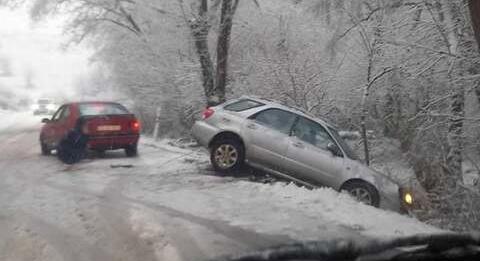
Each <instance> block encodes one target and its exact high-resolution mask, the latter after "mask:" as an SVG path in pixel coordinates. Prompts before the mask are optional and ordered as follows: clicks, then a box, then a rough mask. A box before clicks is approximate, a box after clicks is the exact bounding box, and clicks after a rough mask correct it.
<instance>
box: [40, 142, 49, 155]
mask: <svg viewBox="0 0 480 261" xmlns="http://www.w3.org/2000/svg"><path fill="white" fill-rule="evenodd" d="M40 148H41V150H42V155H45V156H48V155H51V154H52V150H51V149H50V148H48V145H47V144H45V142H43V140H40Z"/></svg>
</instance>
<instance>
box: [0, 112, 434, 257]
mask: <svg viewBox="0 0 480 261" xmlns="http://www.w3.org/2000/svg"><path fill="white" fill-rule="evenodd" d="M4 116H5V113H3V114H2V115H1V116H0V117H2V122H3V123H2V127H0V128H1V129H0V139H2V143H1V144H0V150H1V151H2V152H3V153H2V154H0V209H2V213H0V260H34V259H36V260H40V261H44V260H45V261H46V260H80V261H90V260H173V261H176V260H205V259H211V258H214V257H216V256H220V255H225V254H232V253H241V252H245V251H251V250H256V249H259V248H263V247H268V246H272V245H276V244H281V243H286V242H291V241H292V240H293V241H297V240H312V239H318V240H332V239H337V238H351V239H364V237H365V236H368V237H392V236H402V235H411V234H415V233H430V232H438V231H439V230H437V229H435V228H433V227H431V226H428V225H425V224H422V223H420V222H419V221H417V220H415V219H413V218H409V217H407V216H402V215H400V214H397V213H393V212H388V211H384V210H380V209H376V208H372V207H368V206H365V205H362V204H360V203H358V202H356V201H354V200H352V199H351V198H350V197H349V196H348V195H345V194H339V193H337V192H336V191H333V190H330V189H316V190H308V189H305V188H301V187H297V186H295V185H292V184H286V183H284V182H274V183H271V184H263V183H259V182H253V181H250V178H249V176H248V175H245V176H242V177H220V176H218V175H216V174H215V173H214V172H213V171H212V170H211V167H210V164H209V162H208V155H207V154H206V151H205V150H204V149H202V148H199V147H192V146H190V144H184V143H178V142H175V141H171V140H161V141H158V142H155V141H153V140H152V139H148V138H142V142H141V144H140V147H139V151H140V156H139V157H137V158H126V157H125V155H124V153H123V151H115V152H107V154H106V155H105V157H104V158H95V157H94V156H92V157H91V158H89V159H85V160H83V161H82V162H80V163H79V164H76V165H74V166H66V165H64V164H62V163H61V162H60V161H58V160H57V159H56V158H55V157H54V156H50V157H45V156H41V155H40V149H39V147H38V129H39V127H40V126H41V125H40V124H39V123H38V118H36V117H32V116H30V115H26V114H17V115H13V114H7V116H5V117H4ZM7 118H8V119H7ZM19 119H22V120H24V122H25V125H24V126H26V125H27V123H30V126H28V127H27V126H26V127H25V128H23V129H22V128H21V127H20V124H17V121H18V120H19ZM7 122H10V123H8V124H7ZM22 124H23V123H22ZM7 250H8V251H7Z"/></svg>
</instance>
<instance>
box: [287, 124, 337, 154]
mask: <svg viewBox="0 0 480 261" xmlns="http://www.w3.org/2000/svg"><path fill="white" fill-rule="evenodd" d="M292 136H295V137H297V138H299V139H300V140H302V141H304V142H307V143H310V144H312V145H313V146H316V147H318V148H320V149H324V150H326V149H327V146H328V144H329V143H335V142H334V141H333V139H332V138H331V137H330V134H328V132H327V131H326V130H325V128H323V127H322V126H321V125H320V124H318V123H316V122H314V121H311V120H309V119H306V118H304V117H300V118H299V119H298V121H297V123H296V124H295V126H294V127H293V130H292Z"/></svg>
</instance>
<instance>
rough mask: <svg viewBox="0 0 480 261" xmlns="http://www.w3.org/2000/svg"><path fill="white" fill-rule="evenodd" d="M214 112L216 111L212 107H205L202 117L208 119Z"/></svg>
mask: <svg viewBox="0 0 480 261" xmlns="http://www.w3.org/2000/svg"><path fill="white" fill-rule="evenodd" d="M214 113H215V111H214V110H213V109H212V108H210V107H207V108H205V110H204V111H203V113H202V119H204V120H206V119H208V118H210V117H211V116H212V115H213V114H214Z"/></svg>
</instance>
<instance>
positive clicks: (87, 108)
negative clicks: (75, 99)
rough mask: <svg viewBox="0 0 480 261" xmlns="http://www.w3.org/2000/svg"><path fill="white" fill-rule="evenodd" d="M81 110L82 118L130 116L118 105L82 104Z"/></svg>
mask: <svg viewBox="0 0 480 261" xmlns="http://www.w3.org/2000/svg"><path fill="white" fill-rule="evenodd" d="M79 110H80V115H82V116H95V115H121V114H130V112H128V110H127V109H126V108H125V107H123V106H122V105H120V104H118V103H82V104H80V105H79Z"/></svg>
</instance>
